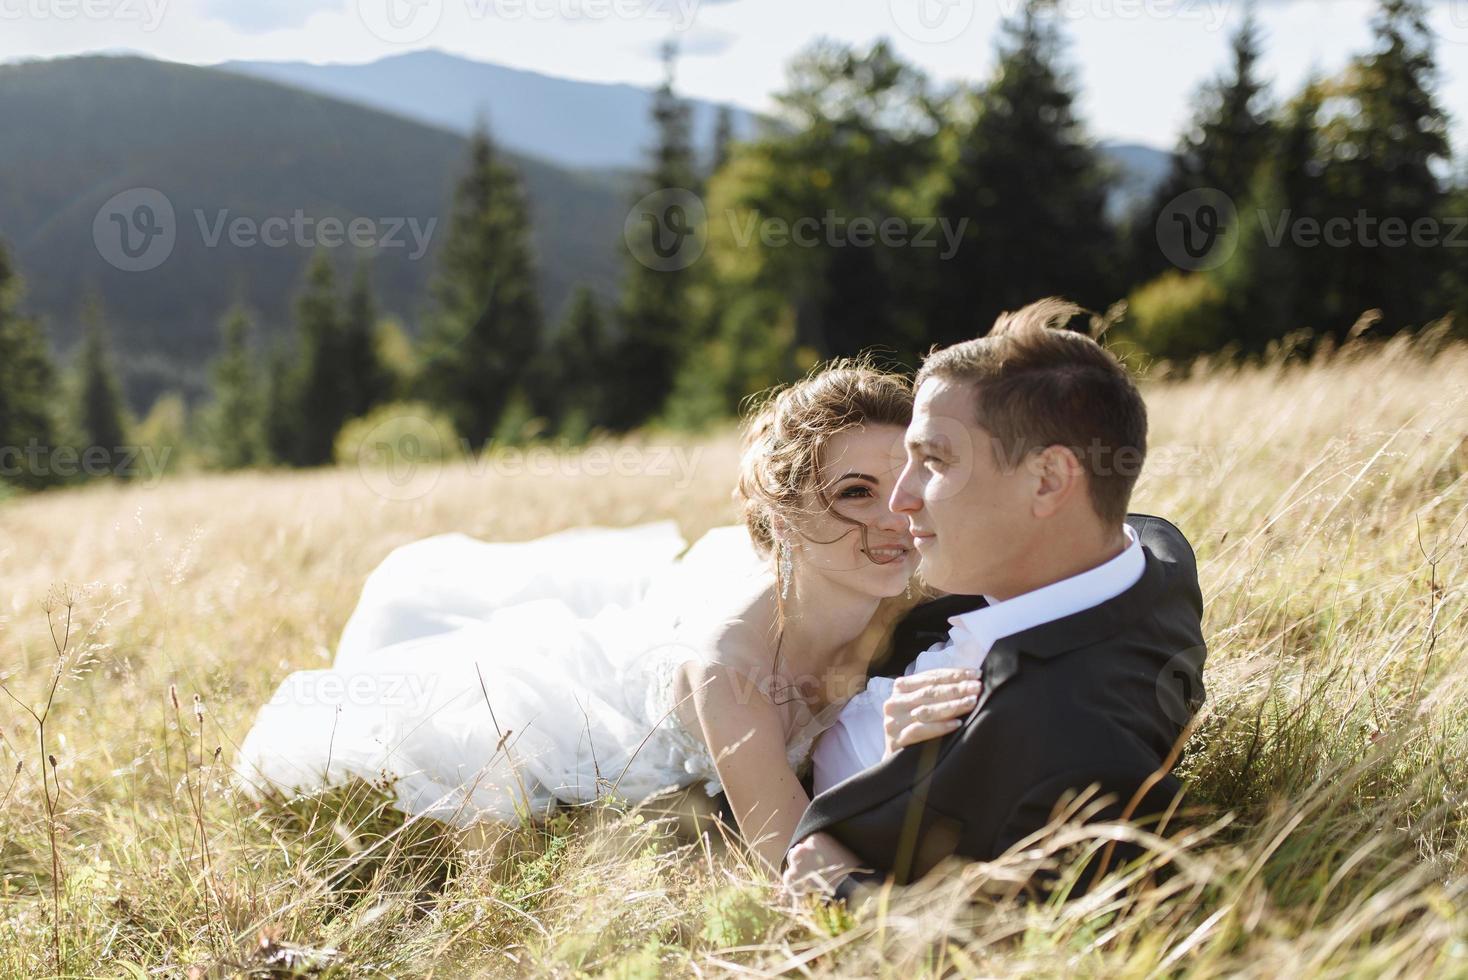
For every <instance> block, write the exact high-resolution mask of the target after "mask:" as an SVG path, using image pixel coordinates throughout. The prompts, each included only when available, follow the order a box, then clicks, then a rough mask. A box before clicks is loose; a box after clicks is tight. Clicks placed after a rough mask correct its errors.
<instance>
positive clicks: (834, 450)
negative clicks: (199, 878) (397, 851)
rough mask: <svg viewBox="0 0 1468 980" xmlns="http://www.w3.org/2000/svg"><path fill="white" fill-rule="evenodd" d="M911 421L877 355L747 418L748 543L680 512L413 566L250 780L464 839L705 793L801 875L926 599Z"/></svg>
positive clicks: (458, 550)
mask: <svg viewBox="0 0 1468 980" xmlns="http://www.w3.org/2000/svg"><path fill="white" fill-rule="evenodd" d="M911 412H912V392H911V388H910V386H909V383H908V381H907V379H905V378H904V377H902V376H900V375H894V374H889V373H885V372H882V371H878V370H874V369H872V368H870V367H867V366H864V365H862V364H858V363H852V362H838V363H836V364H833V365H832V366H830V367H828V368H826V369H825V370H823V371H821V372H819V373H816V374H814V375H812V376H811V377H810V378H808V379H806V380H805V381H802V382H800V383H798V384H795V385H793V386H791V387H788V388H786V389H784V390H783V391H781V392H779V393H778V394H777V395H775V396H774V397H772V398H770V399H769V400H767V401H766V402H765V403H764V405H763V406H762V407H761V408H760V409H759V410H758V411H757V412H756V413H755V414H754V416H753V417H752V418H751V419H750V420H749V422H748V424H747V427H746V431H745V439H744V451H743V456H742V459H741V465H740V476H739V481H738V486H737V488H736V489H735V499H736V500H737V501H738V503H739V504H740V506H741V509H742V511H743V517H744V524H743V526H737V525H736V526H730V527H722V528H715V529H714V530H712V531H710V532H708V534H706V535H704V536H703V537H702V538H700V539H699V540H698V542H697V543H695V544H694V545H693V547H692V548H690V549H688V550H687V552H686V553H684V554H682V555H681V557H679V554H680V552H683V550H684V541H683V540H682V538H681V537H679V535H678V532H677V529H676V526H675V525H674V523H673V522H672V521H663V522H658V523H652V524H644V525H640V526H636V527H631V528H626V529H606V528H579V529H573V530H569V531H564V532H561V533H558V534H552V535H549V536H547V537H542V538H539V539H536V540H533V541H525V542H513V543H511V542H484V541H478V540H475V539H473V538H470V537H468V536H466V535H463V534H458V533H451V534H441V535H437V536H434V537H429V538H424V539H422V540H419V541H416V542H413V543H411V544H408V545H405V546H403V547H400V548H398V549H396V550H395V551H393V552H392V553H391V554H389V555H388V556H387V558H386V559H384V560H383V562H382V563H381V564H380V565H379V566H378V567H377V568H376V569H375V570H374V571H373V572H372V574H371V575H370V576H369V577H368V579H367V582H366V584H365V586H364V587H363V590H362V595H361V598H360V600H359V602H358V605H357V607H356V610H355V611H354V612H353V613H352V615H351V618H350V619H349V620H348V622H347V624H346V627H345V629H344V630H343V632H342V637H341V641H340V644H339V646H338V649H337V653H336V659H335V662H334V664H333V666H332V668H331V669H329V670H305V671H299V672H297V673H295V674H293V675H291V676H290V677H288V678H286V679H285V681H284V682H282V684H281V685H280V687H279V689H278V690H277V691H276V693H275V696H274V697H273V698H272V699H271V700H270V701H269V702H268V703H267V704H266V705H264V706H263V707H262V708H261V709H260V712H259V715H258V717H257V718H256V720H255V724H254V726H253V728H252V729H251V730H250V732H249V734H248V735H247V736H246V738H245V740H244V742H243V743H242V744H241V746H240V751H239V756H238V759H237V760H236V763H235V768H236V771H237V772H238V773H239V774H240V776H241V777H242V779H243V781H244V785H245V787H246V789H247V790H248V791H250V792H252V793H254V794H255V795H257V796H258V795H261V794H263V793H266V792H271V791H285V792H313V791H315V790H318V789H320V788H322V787H323V786H324V785H329V784H337V783H340V782H343V781H345V780H347V779H350V778H353V777H356V778H360V779H366V780H369V781H371V782H373V783H375V784H376V785H378V786H381V787H382V788H384V789H386V790H388V791H389V792H391V793H393V794H394V796H395V798H396V802H397V806H399V807H400V808H401V809H403V810H404V811H406V812H408V813H411V814H425V815H429V816H433V817H437V818H439V819H443V820H446V821H449V822H451V823H454V824H458V825H460V826H468V825H470V824H473V823H475V822H478V821H486V820H491V821H513V820H516V819H522V818H527V817H534V816H536V815H538V814H540V813H543V811H544V810H545V809H546V808H547V807H549V806H551V805H552V804H553V803H554V802H556V801H563V802H570V803H578V802H586V801H589V800H594V799H598V798H601V797H605V796H614V797H618V798H621V799H628V800H641V799H645V798H646V797H648V796H650V795H652V794H654V793H656V792H658V791H660V790H664V789H669V788H676V787H682V786H687V785H690V784H693V783H696V782H699V781H702V782H703V784H704V787H705V788H706V790H707V791H708V793H709V794H710V795H713V794H716V793H718V792H720V791H722V792H724V793H725V794H726V795H727V798H728V802H729V806H730V808H731V809H732V811H733V813H734V815H735V818H736V820H737V821H738V824H739V829H740V833H741V835H742V836H743V837H744V839H745V840H746V841H747V842H748V844H749V846H750V847H751V849H752V851H753V852H754V853H755V854H756V855H757V856H758V857H759V858H761V859H762V860H763V862H765V863H766V864H767V865H768V866H769V868H770V869H772V871H775V872H776V873H777V869H778V868H779V867H780V861H781V858H782V857H783V855H784V851H785V847H786V845H787V844H788V843H789V841H790V838H791V836H792V835H793V833H794V831H795V828H796V825H797V822H798V821H799V819H800V816H801V814H802V813H803V812H804V810H805V807H806V805H807V803H808V802H809V799H808V797H807V795H806V792H805V789H804V787H803V785H802V782H801V778H800V773H801V772H802V769H803V767H804V765H805V764H806V762H807V760H808V756H809V754H810V748H811V744H812V742H813V741H814V739H815V737H816V735H818V734H819V733H820V732H821V731H822V730H824V728H825V727H827V726H828V725H829V724H830V723H831V722H832V721H834V720H835V714H836V712H837V711H839V709H840V707H841V705H842V704H843V703H844V702H845V700H846V699H847V698H848V697H849V696H850V695H851V694H853V693H855V692H856V691H858V690H860V689H861V688H862V686H863V685H864V683H865V679H866V671H867V667H868V665H869V663H870V662H871V660H872V658H873V656H874V655H875V654H876V652H877V650H876V647H877V644H878V642H879V641H880V639H881V633H882V628H883V626H884V625H885V624H886V623H887V622H889V621H890V620H891V619H893V618H894V617H895V614H896V613H897V612H898V611H900V608H899V607H901V606H902V605H904V603H903V601H902V597H903V596H904V595H906V594H910V589H909V584H908V583H909V578H910V576H911V575H912V573H913V570H914V568H915V565H916V558H915V555H914V552H913V547H912V539H911V537H910V536H909V534H908V530H907V521H906V519H905V518H903V517H902V516H900V515H896V514H893V513H892V512H891V511H890V510H889V509H888V507H887V499H888V498H889V496H890V495H891V492H892V489H893V483H894V481H895V479H896V476H897V474H898V473H899V472H900V471H901V467H902V440H903V435H904V431H905V429H906V426H907V423H908V421H909V419H910V417H911ZM883 600H892V601H890V602H884V601H883Z"/></svg>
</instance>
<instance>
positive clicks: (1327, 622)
mask: <svg viewBox="0 0 1468 980" xmlns="http://www.w3.org/2000/svg"><path fill="white" fill-rule="evenodd" d="M1147 370H1148V374H1149V380H1148V381H1147V385H1146V389H1145V391H1146V395H1147V398H1148V402H1149V405H1150V409H1151V419H1152V432H1153V436H1152V455H1151V458H1150V459H1149V462H1148V468H1147V471H1146V472H1145V473H1144V476H1143V478H1142V482H1141V485H1140V486H1139V488H1138V492H1137V495H1136V497H1135V500H1134V508H1133V509H1135V510H1139V511H1144V512H1149V513H1155V514H1161V515H1164V516H1166V517H1168V518H1170V519H1172V520H1173V521H1175V522H1176V523H1177V524H1178V525H1179V526H1180V527H1181V528H1182V529H1183V530H1184V531H1185V532H1186V533H1187V534H1188V536H1189V537H1190V539H1191V540H1192V541H1193V543H1194V545H1195V547H1196V549H1197V551H1198V555H1199V558H1200V575H1201V580H1202V585H1203V592H1204V597H1205V602H1206V608H1207V618H1206V623H1205V626H1206V634H1207V636H1208V641H1209V646H1210V654H1209V658H1208V665H1207V669H1206V672H1205V679H1206V682H1207V685H1208V691H1209V698H1208V701H1207V704H1206V706H1205V709H1204V714H1203V716H1202V717H1201V719H1200V721H1199V724H1198V725H1197V727H1196V730H1195V731H1194V733H1193V735H1192V738H1191V741H1190V742H1189V743H1188V745H1187V747H1186V751H1185V752H1184V754H1183V757H1182V759H1181V762H1180V769H1181V771H1182V772H1183V774H1184V775H1185V777H1186V779H1187V782H1188V785H1189V794H1188V798H1187V802H1186V808H1185V811H1184V812H1182V813H1179V814H1178V815H1177V817H1176V818H1175V819H1174V820H1173V821H1172V823H1171V824H1169V825H1168V826H1167V827H1166V828H1164V830H1163V831H1162V834H1161V836H1159V837H1155V838H1149V840H1150V842H1151V844H1152V845H1153V848H1152V857H1151V858H1150V859H1149V860H1148V861H1146V862H1145V863H1144V864H1142V865H1138V866H1131V867H1127V868H1122V869H1118V871H1117V872H1116V873H1115V874H1114V875H1112V876H1111V877H1110V878H1109V879H1108V880H1107V881H1106V883H1105V885H1104V886H1103V887H1099V888H1097V889H1095V890H1093V891H1092V892H1091V893H1090V894H1089V895H1087V896H1086V897H1084V898H1083V899H1080V900H1076V901H1073V902H1070V903H1062V902H1060V901H1051V902H1041V903H1029V904H1025V903H1020V902H1016V901H1014V900H1013V899H1012V896H1013V894H1014V892H1015V891H1016V890H1017V887H1018V885H1017V882H1018V881H1019V880H1020V879H1021V878H1022V877H1023V872H1024V871H1025V870H1026V869H1027V868H1029V867H1031V866H1033V865H1035V864H1037V863H1043V862H1048V861H1059V862H1061V863H1062V865H1063V864H1064V863H1065V862H1066V861H1070V860H1073V857H1072V856H1071V855H1074V854H1075V853H1076V851H1075V850H1074V848H1076V847H1078V848H1080V849H1082V850H1084V849H1086V848H1099V847H1103V846H1104V845H1105V842H1106V841H1107V840H1108V839H1110V838H1112V837H1115V836H1117V835H1120V834H1124V833H1127V832H1129V831H1128V830H1127V829H1126V828H1122V827H1107V826H1103V827H1100V828H1092V829H1086V830H1076V829H1073V828H1068V827H1065V826H1061V825H1057V826H1056V827H1055V828H1054V829H1053V831H1052V832H1051V833H1049V834H1047V835H1046V836H1044V837H1043V838H1042V839H1037V840H1035V841H1033V842H1032V844H1033V846H1032V847H1030V848H1028V849H1026V850H1024V851H1023V852H1019V853H1015V854H1013V855H1011V856H1009V857H1007V858H1005V859H1004V860H1002V861H1000V862H996V863H994V864H987V865H971V866H968V867H962V868H960V867H954V868H952V869H950V870H949V871H948V872H947V873H945V874H942V875H939V876H936V878H935V880H934V881H932V882H930V883H928V884H925V885H924V886H921V887H918V888H914V889H910V890H906V891H903V890H897V891H893V892H890V893H887V894H884V895H882V896H880V897H879V899H877V900H876V901H874V902H873V903H872V904H870V905H867V906H865V907H862V908H859V909H855V910H850V911H846V910H839V909H834V910H833V909H829V908H823V907H820V906H818V905H815V904H807V903H805V902H795V901H792V900H789V899H785V898H782V897H781V895H780V894H779V893H778V891H777V890H776V889H775V888H773V887H772V886H770V885H769V884H767V883H765V882H762V881H760V880H759V879H758V878H757V877H756V876H755V875H753V874H752V873H751V871H750V870H749V867H748V865H747V864H746V863H745V862H744V861H743V860H741V855H740V853H739V851H738V848H737V846H734V847H731V846H728V845H727V844H726V842H725V841H724V840H723V839H722V838H721V836H720V834H719V833H718V831H717V828H713V829H711V830H708V832H706V833H704V834H699V833H697V832H693V831H690V829H689V828H690V826H693V825H691V824H690V823H689V822H688V821H687V820H683V821H682V822H681V823H680V822H678V821H675V820H673V819H672V818H671V817H668V816H666V814H667V813H669V812H671V811H672V810H674V809H675V808H676V807H675V804H676V802H677V801H676V800H660V801H653V802H652V803H649V804H647V805H645V806H643V807H640V808H633V809H630V810H629V809H627V808H619V807H617V806H614V805H610V804H609V805H599V806H595V807H586V808H579V809H577V810H575V811H563V812H562V813H561V814H560V815H558V816H557V817H555V818H554V819H552V820H550V821H549V822H546V823H543V824H538V825H534V826H524V827H513V828H486V829H485V830H484V831H482V832H480V833H475V834H472V835H458V834H451V833H449V832H447V831H446V829H445V828H444V827H442V826H439V825H436V824H432V823H430V822H426V821H415V822H408V823H406V824H405V823H404V822H403V820H402V819H400V818H396V817H395V816H394V815H393V813H392V812H391V811H388V810H384V809H383V808H381V807H380V806H379V805H378V803H377V801H376V799H375V798H374V797H372V796H371V795H370V794H368V793H366V792H355V793H335V794H331V795H329V796H325V797H317V798H312V799H303V800H297V801H294V802H290V803H280V804H275V805H271V806H267V807H263V808H262V807H258V806H256V805H255V804H253V803H251V802H249V801H248V800H247V799H245V798H243V797H242V796H240V795H239V794H238V793H237V791H236V789H235V788H234V786H233V783H232V781H231V779H230V775H229V763H230V760H231V759H232V757H233V754H234V751H235V746H236V744H237V743H238V741H239V739H240V738H242V737H243V735H244V733H245V731H246V730H247V728H248V727H249V725H250V723H251V720H252V717H253V714H254V711H255V708H256V706H258V705H259V704H260V703H261V702H262V701H264V700H265V699H267V698H268V697H269V696H270V694H271V692H272V691H273V690H274V687H275V685H276V684H277V683H278V682H279V681H280V679H281V678H282V677H284V676H285V675H286V674H287V673H288V672H290V671H291V670H294V669H298V668H303V667H313V666H321V665H324V664H326V663H327V662H328V661H329V659H330V656H331V652H332V649H333V647H334V645H335V643H336V639H337V637H338V635H339V633H340V630H341V628H342V625H343V623H344V622H345V620H346V617H347V615H348V614H349V613H350V611H351V609H352V607H353V605H354V603H355V602H356V599H357V594H358V590H359V589H360V587H361V585H362V582H363V579H364V578H365V576H366V575H367V573H368V572H369V571H370V570H371V569H372V568H373V567H374V566H375V565H376V563H377V562H379V561H380V560H381V559H382V558H383V557H384V556H385V555H386V554H387V553H388V552H389V551H390V550H391V549H392V548H393V547H395V546H397V545H399V544H402V543H404V542H407V541H410V540H412V539H415V538H418V537H423V536H426V535H430V534H436V533H439V532H443V531H450V530H459V531H464V532H466V533H468V534H471V535H475V536H477V537H481V538H484V539H491V540H522V539H527V538H531V537H535V536H538V535H541V534H545V533H548V532H551V531H555V530H558V529H561V528H565V527H568V526H572V525H577V524H603V525H626V524H633V523H637V522H641V521H648V520H655V519H659V518H664V517H672V518H675V519H677V521H678V522H679V524H680V527H681V529H682V531H683V534H684V536H685V537H686V538H688V539H689V540H690V541H692V540H694V539H695V538H696V537H697V536H698V535H699V534H701V533H702V532H703V531H704V530H706V529H707V528H709V527H710V526H713V525H716V524H723V523H729V522H731V521H732V520H734V510H733V506H732V503H731V501H730V497H729V488H730V487H731V485H732V481H733V478H734V473H735V469H736V452H737V440H736V439H735V437H734V435H733V434H732V433H728V432H725V433H719V434H715V435H713V436H710V437H709V438H707V439H706V440H704V441H701V442H696V443H689V444H680V445H679V446H678V448H679V450H680V452H681V453H682V454H683V455H682V456H681V457H678V458H674V457H672V455H671V450H670V449H669V448H668V447H671V446H672V445H673V444H674V441H673V440H672V439H671V438H670V439H666V440H663V439H662V437H659V436H648V437H646V438H645V440H644V442H642V443H635V442H632V443H619V444H616V445H617V446H621V447H623V448H624V449H629V450H630V454H629V455H624V456H623V457H622V458H623V459H627V460H635V459H641V460H643V461H644V465H641V466H640V467H639V466H637V465H628V466H624V467H618V466H616V465H611V466H608V465H605V464H604V462H603V461H605V460H607V459H615V458H616V457H615V454H612V453H611V452H610V450H611V449H612V448H615V447H612V446H601V447H593V449H592V450H583V451H582V452H586V451H590V452H596V453H599V454H600V455H599V456H596V457H592V459H591V460H590V461H591V462H593V463H594V464H595V465H586V464H587V462H588V460H587V458H586V457H584V456H578V455H576V453H575V452H574V451H556V452H555V453H554V454H551V455H547V456H544V457H542V462H541V464H540V465H537V466H534V467H532V466H530V465H529V464H528V463H527V462H526V461H524V460H521V461H519V462H517V461H515V460H514V459H508V460H507V459H504V458H498V459H489V458H481V459H477V460H475V459H471V460H467V461H464V460H460V461H456V462H453V463H451V464H448V465H446V466H445V467H444V468H443V469H442V471H441V472H437V473H436V477H435V478H434V479H433V480H432V481H429V482H431V486H428V489H427V490H426V492H423V493H422V494H421V495H419V496H411V497H410V496H409V495H408V494H404V493H398V492H394V491H393V489H392V488H393V487H394V486H396V485H395V484H386V485H385V484H384V483H383V482H382V477H383V474H382V473H381V472H378V471H375V470H371V469H367V470H363V469H359V468H354V467H344V468H340V469H334V470H318V471H311V472H296V473H287V472H281V473H247V474H242V475H184V476H178V477H169V478H166V479H163V480H161V481H157V482H154V481H135V482H134V483H133V484H131V485H95V486H91V487H87V488H84V489H80V490H75V491H68V492H64V493H55V494H45V495H42V496H36V497H31V498H17V499H12V500H9V501H6V502H4V503H0V681H3V685H4V689H5V692H6V693H4V694H0V725H3V729H4V737H3V741H0V974H4V975H6V976H16V977H31V976H47V975H54V974H57V973H60V974H62V975H66V976H83V975H86V976H92V975H106V976H138V977H142V976H152V975H179V976H183V975H190V974H192V975H195V976H234V975H240V974H244V975H251V976H285V975H292V971H296V972H300V973H316V974H324V975H339V976H363V975H368V976H370V975H380V976H429V975H434V976H448V977H459V976H471V975H486V976H499V975H524V974H551V975H562V976H572V975H576V976H580V975H612V976H623V977H633V976H656V975H721V974H726V973H739V974H754V975H765V974H777V973H790V974H802V975H810V974H836V975H883V976H901V977H904V978H910V977H918V976H937V975H948V974H956V973H957V974H1010V973H1018V972H1026V973H1034V974H1041V975H1060V974H1065V975H1078V974H1079V975H1096V974H1106V975H1134V976H1143V975H1153V974H1159V973H1166V974H1189V975H1195V976H1212V975H1220V974H1230V975H1234V974H1240V973H1242V974H1245V975H1257V976H1268V977H1276V976H1284V975H1289V976H1334V975H1343V974H1351V975H1384V976H1396V975H1422V974H1438V975H1468V910H1465V899H1468V895H1465V892H1468V875H1465V872H1468V861H1465V858H1468V841H1465V839H1464V834H1463V831H1464V829H1465V826H1468V825H1465V820H1468V798H1465V791H1468V698H1465V694H1468V642H1465V638H1464V637H1465V630H1464V626H1465V623H1464V617H1465V609H1468V604H1465V601H1464V590H1463V572H1464V558H1465V555H1468V550H1465V549H1468V347H1465V346H1464V345H1462V344H1461V343H1458V344H1453V343H1449V342H1447V341H1445V340H1444V336H1443V333H1442V332H1441V331H1436V332H1434V331H1429V332H1428V333H1426V334H1424V335H1421V336H1418V337H1416V338H1412V337H1408V336H1401V337H1398V338H1396V339H1394V340H1392V341H1390V342H1388V343H1386V344H1372V343H1367V342H1364V341H1362V342H1355V343H1353V344H1351V345H1348V346H1347V347H1345V348H1342V349H1339V350H1321V351H1317V352H1316V353H1315V354H1314V355H1313V356H1312V357H1310V358H1295V359H1293V360H1290V361H1288V362H1286V360H1285V359H1284V358H1281V357H1278V356H1275V357H1273V358H1272V359H1270V360H1269V361H1267V362H1266V363H1264V364H1262V365H1255V366H1252V367H1243V368H1240V367H1231V366H1230V367H1208V366H1206V365H1205V366H1202V367H1199V368H1197V369H1194V370H1192V371H1190V372H1188V373H1186V374H1185V375H1184V374H1177V373H1174V374H1172V375H1170V376H1169V375H1168V373H1167V372H1166V370H1165V369H1164V368H1163V367H1162V366H1157V365H1154V366H1151V367H1150V368H1149V369H1147ZM660 440H661V441H660ZM639 446H640V447H642V448H640V449H638V448H636V447H639ZM656 459H663V460H664V463H662V464H657V465H654V463H653V461H654V460H656ZM679 459H681V460H682V463H683V464H687V465H686V466H684V465H680V463H679ZM619 470H620V472H619ZM384 486H387V488H388V489H387V492H384ZM403 497H409V499H398V498H403ZM59 650H60V651H63V652H62V653H61V654H60V657H58V651H59ZM58 664H59V669H58ZM53 686H54V689H53ZM48 705H49V711H48ZM41 719H44V726H41V725H40V724H39V722H40V720H41ZM975 792H977V793H982V792H983V787H982V786H978V787H975ZM703 826H704V827H705V828H708V827H709V826H710V825H708V824H704V825H703ZM1067 847H1070V848H1072V849H1070V850H1067Z"/></svg>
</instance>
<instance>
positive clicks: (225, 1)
mask: <svg viewBox="0 0 1468 980" xmlns="http://www.w3.org/2000/svg"><path fill="white" fill-rule="evenodd" d="M346 5H347V0H203V5H202V13H203V14H204V16H205V17H209V18H211V19H213V20H222V21H224V22H225V23H226V24H231V25H233V26H234V27H237V28H239V29H240V30H242V31H247V32H249V33H251V34H263V33H265V32H266V31H276V30H283V29H285V28H290V27H301V26H302V25H304V24H305V23H306V21H307V20H309V19H310V17H311V15H312V14H314V13H317V12H318V11H322V10H341V9H342V8H344V7H345V6H346Z"/></svg>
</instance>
